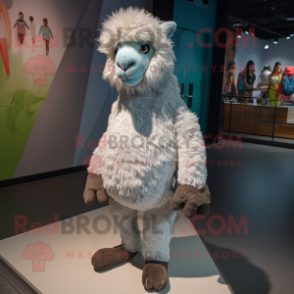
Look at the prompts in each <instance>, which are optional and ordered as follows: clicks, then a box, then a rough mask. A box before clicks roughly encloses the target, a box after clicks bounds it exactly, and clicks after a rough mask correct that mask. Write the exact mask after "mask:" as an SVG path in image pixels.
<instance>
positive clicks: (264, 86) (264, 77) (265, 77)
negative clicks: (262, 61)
mask: <svg viewBox="0 0 294 294" xmlns="http://www.w3.org/2000/svg"><path fill="white" fill-rule="evenodd" d="M270 74H271V71H270V70H269V66H268V65H266V66H265V67H264V68H263V70H262V72H261V74H260V76H259V79H258V87H259V88H261V96H262V98H264V96H265V95H266V93H267V90H268V87H269V84H270V82H269V75H270Z"/></svg>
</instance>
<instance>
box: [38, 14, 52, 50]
mask: <svg viewBox="0 0 294 294" xmlns="http://www.w3.org/2000/svg"><path fill="white" fill-rule="evenodd" d="M41 34H42V37H43V40H44V42H45V47H46V56H48V55H49V43H50V36H51V38H52V39H53V35H52V32H51V29H50V28H49V27H48V19H47V18H43V25H42V26H41V27H40V30H39V35H41Z"/></svg>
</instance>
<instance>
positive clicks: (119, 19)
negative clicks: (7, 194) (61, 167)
mask: <svg viewBox="0 0 294 294" xmlns="http://www.w3.org/2000/svg"><path fill="white" fill-rule="evenodd" d="M138 31H139V33H138ZM142 40H143V41H150V42H151V44H152V46H153V48H154V54H153V58H152V59H151V61H150V64H149V67H148V68H147V70H146V72H145V74H144V78H143V80H142V81H141V82H140V83H139V84H138V85H137V86H134V87H128V86H126V85H124V84H122V82H121V81H120V80H119V78H118V77H117V76H116V74H115V71H114V70H112V71H111V70H108V68H109V66H113V65H114V63H115V54H114V51H115V48H116V46H117V44H118V43H120V42H127V41H136V42H139V41H142ZM98 42H99V44H100V46H99V49H98V50H99V51H100V52H103V53H105V54H107V61H106V68H105V71H104V73H103V77H104V78H105V79H108V80H109V81H110V83H111V84H112V85H115V86H116V87H117V89H118V92H119V97H118V99H117V101H116V102H114V103H113V105H112V109H111V114H110V116H109V120H108V127H107V130H106V132H105V133H104V135H103V137H102V138H101V141H100V145H99V146H98V147H97V148H96V149H95V150H94V153H93V156H94V157H95V160H96V161H99V164H98V165H95V164H93V163H92V162H94V161H91V164H90V166H89V172H90V171H91V172H93V171H94V172H95V173H96V174H97V175H101V176H102V178H103V185H104V187H105V189H106V191H107V194H108V195H109V196H110V209H111V212H112V214H113V216H114V218H115V219H116V221H117V224H118V227H119V230H120V233H121V237H122V244H123V247H124V248H125V249H126V250H128V251H130V252H136V251H138V250H140V249H141V240H140V232H139V229H138V225H137V219H136V218H137V211H143V212H144V218H143V226H144V229H143V242H142V247H143V256H144V258H145V260H158V261H164V262H166V261H168V260H169V242H170V236H171V229H172V227H173V224H174V219H175V215H176V213H175V211H173V210H172V209H171V206H170V201H171V199H172V198H173V196H174V193H173V190H172V185H171V180H172V177H173V174H174V171H175V170H176V169H177V168H178V182H179V184H182V185H190V186H191V187H192V188H193V187H194V188H197V189H201V188H202V187H203V186H205V184H206V177H207V171H206V165H205V163H206V151H205V146H204V143H203V140H202V133H201V130H200V126H199V124H198V118H197V116H196V115H195V114H193V113H191V112H190V111H189V109H188V108H187V106H186V105H185V103H184V101H183V100H182V99H181V97H180V94H179V88H178V81H177V78H176V76H175V75H174V74H173V71H174V52H173V50H172V42H171V40H170V39H168V38H167V36H166V33H165V30H164V27H163V26H161V23H160V20H159V19H157V18H155V17H153V16H152V15H151V14H149V13H147V12H146V11H144V10H138V9H133V8H129V9H127V10H119V11H118V12H116V13H115V14H113V15H112V16H111V17H109V19H107V20H106V21H105V23H104V24H103V27H102V31H101V34H100V37H99V39H98ZM154 232H157V233H154Z"/></svg>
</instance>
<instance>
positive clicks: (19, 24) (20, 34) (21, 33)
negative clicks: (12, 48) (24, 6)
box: [14, 12, 29, 44]
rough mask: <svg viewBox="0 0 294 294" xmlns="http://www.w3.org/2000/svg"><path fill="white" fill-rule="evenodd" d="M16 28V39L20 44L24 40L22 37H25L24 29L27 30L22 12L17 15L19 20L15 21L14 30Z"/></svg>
mask: <svg viewBox="0 0 294 294" xmlns="http://www.w3.org/2000/svg"><path fill="white" fill-rule="evenodd" d="M16 26H17V35H18V39H19V42H20V44H22V43H23V39H24V35H25V27H27V29H29V27H28V25H27V23H26V21H25V20H23V13H22V12H20V13H19V18H18V19H17V20H16V23H15V25H14V28H15V27H16Z"/></svg>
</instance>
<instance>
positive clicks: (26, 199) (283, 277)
mask: <svg viewBox="0 0 294 294" xmlns="http://www.w3.org/2000/svg"><path fill="white" fill-rule="evenodd" d="M207 153H208V184H209V187H210V190H211V194H212V205H211V211H210V215H209V216H208V217H207V218H206V220H205V221H203V220H198V221H197V222H196V228H197V229H198V231H199V230H205V234H203V235H200V237H201V238H202V241H203V242H204V244H205V246H206V247H207V249H208V250H209V251H210V254H211V256H212V258H213V260H214V262H215V264H216V265H217V267H218V269H219V271H220V272H221V273H222V276H223V278H224V279H225V280H226V282H227V283H228V284H229V285H230V286H231V288H232V289H233V291H234V293H237V294H242V293H246V294H248V293H254V294H259V293H261V294H263V293H275V294H276V293H283V294H287V293H293V288H294V281H293V274H294V263H293V260H294V252H293V247H294V233H293V228H292V227H293V223H294V214H293V208H294V173H293V171H294V168H293V167H294V150H291V149H285V148H278V147H269V146H264V145H255V144H249V143H242V147H241V148H236V149H234V148H233V147H232V146H231V148H230V149H228V148H227V145H226V146H225V147H224V148H221V149H219V147H218V148H216V147H213V146H212V148H211V149H208V150H207ZM227 165H229V166H227ZM232 165H234V166H232ZM85 179H86V172H84V171H83V172H77V173H73V174H68V175H63V176H58V177H52V178H48V179H43V180H38V181H34V182H28V183H25V184H20V185H14V186H8V187H4V188H1V189H0V199H1V204H0V224H1V228H0V234H1V235H0V237H1V239H4V238H7V237H10V236H13V235H14V234H15V233H16V232H15V215H24V216H25V217H26V219H27V220H28V224H27V225H26V228H29V227H30V224H31V223H33V222H36V221H38V222H41V223H42V224H46V223H47V222H52V221H53V220H54V214H56V215H58V216H59V219H63V218H66V217H69V216H74V215H78V214H81V213H85V212H87V211H90V210H93V209H97V208H98V207H99V205H98V204H95V205H94V206H90V207H88V206H84V204H83V200H82V192H83V189H84V184H85ZM211 217H213V218H216V219H215V220H213V218H211ZM240 219H243V220H245V223H244V224H243V226H242V227H241V230H240V232H239V233H236V229H234V228H233V230H232V232H231V233H230V231H228V229H229V228H230V223H231V224H232V222H231V221H232V220H235V221H236V224H237V225H238V224H239V222H240ZM220 220H221V221H222V225H223V226H224V230H223V232H220V231H221V222H220ZM246 224H247V228H248V234H246V231H245V232H244V230H243V229H244V225H245V226H246ZM213 230H215V231H213ZM237 231H238V228H237ZM242 252H243V253H242ZM233 254H234V255H233ZM237 254H238V257H236V256H237ZM244 254H245V258H244Z"/></svg>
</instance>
